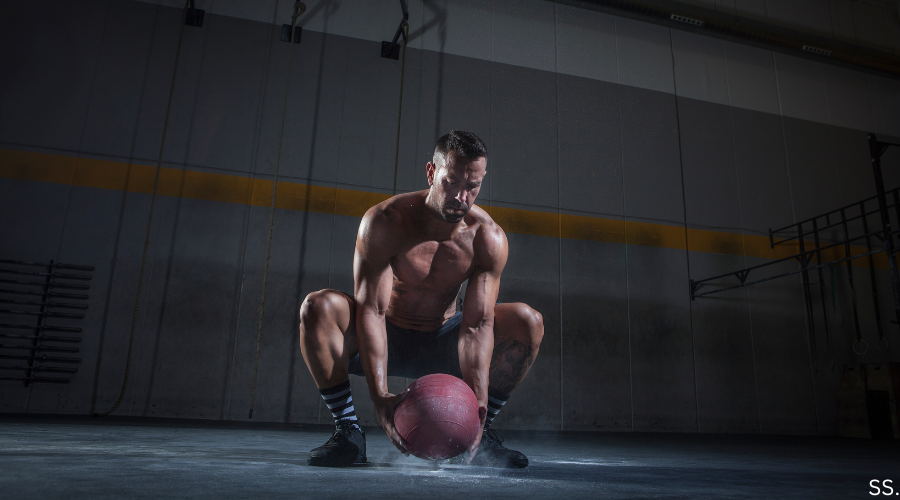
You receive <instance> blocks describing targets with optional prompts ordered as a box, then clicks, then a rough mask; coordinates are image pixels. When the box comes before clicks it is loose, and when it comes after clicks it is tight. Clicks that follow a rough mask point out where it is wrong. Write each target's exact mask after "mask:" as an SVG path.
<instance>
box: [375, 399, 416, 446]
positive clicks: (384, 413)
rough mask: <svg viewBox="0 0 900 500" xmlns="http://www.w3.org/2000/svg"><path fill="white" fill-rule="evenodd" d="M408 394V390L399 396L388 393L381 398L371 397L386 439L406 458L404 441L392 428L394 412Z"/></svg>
mask: <svg viewBox="0 0 900 500" xmlns="http://www.w3.org/2000/svg"><path fill="white" fill-rule="evenodd" d="M408 393H409V389H407V390H405V391H403V392H402V393H400V394H390V393H388V394H385V395H383V396H373V397H372V403H373V404H374V405H375V412H376V413H377V414H378V420H380V421H381V428H382V429H384V432H385V433H387V435H388V438H390V440H391V442H392V443H394V446H396V447H397V449H398V450H400V453H403V454H404V455H406V456H409V452H408V451H406V441H404V440H403V438H402V437H400V433H399V432H397V428H396V427H394V410H395V409H396V408H397V405H399V404H400V402H401V401H403V400H404V399H406V395H407V394H408Z"/></svg>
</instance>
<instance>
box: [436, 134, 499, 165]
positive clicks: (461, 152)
mask: <svg viewBox="0 0 900 500" xmlns="http://www.w3.org/2000/svg"><path fill="white" fill-rule="evenodd" d="M450 151H453V152H454V153H456V156H459V157H461V158H465V159H467V160H477V159H478V158H487V148H486V147H485V146H484V142H482V140H481V139H479V138H478V136H477V135H475V134H473V133H472V132H466V131H465V130H451V131H450V132H447V133H446V134H444V135H443V136H441V138H440V139H438V142H437V146H435V148H434V156H435V160H436V159H437V156H438V155H440V156H441V158H442V159H443V160H444V161H446V159H447V154H449V153H450ZM435 163H438V162H437V161H435Z"/></svg>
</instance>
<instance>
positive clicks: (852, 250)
mask: <svg viewBox="0 0 900 500" xmlns="http://www.w3.org/2000/svg"><path fill="white" fill-rule="evenodd" d="M868 140H869V152H870V154H871V162H872V172H873V175H874V177H875V193H876V194H875V196H872V197H870V198H866V199H864V200H861V201H858V202H855V203H851V204H849V205H845V206H843V207H840V208H837V209H834V210H831V211H829V212H826V213H824V214H821V215H817V216H815V217H811V218H809V219H806V220H802V221H800V222H796V223H794V224H791V225H789V226H786V227H783V228H780V229H775V230H772V229H770V230H769V244H770V247H771V248H772V249H774V248H775V247H776V246H779V245H796V247H797V249H798V250H799V251H798V252H797V253H795V254H793V255H791V256H789V257H785V258H782V259H777V260H773V261H770V262H766V263H765V264H760V265H757V266H752V267H748V268H745V269H741V270H739V271H734V272H730V273H725V274H720V275H718V276H713V277H711V278H706V279H702V280H693V279H692V280H690V292H691V300H695V299H697V298H700V297H705V296H709V295H712V294H716V293H721V292H725V291H728V290H734V289H737V288H743V287H747V286H751V285H756V284H758V283H764V282H766V281H772V280H776V279H780V278H784V277H787V276H793V275H796V274H800V275H801V279H802V283H803V299H804V307H805V314H806V323H807V325H808V328H809V330H808V339H807V340H808V343H809V348H810V357H811V359H812V362H813V365H814V366H815V365H816V361H815V356H814V352H815V349H816V344H815V326H814V325H815V323H814V321H813V320H814V318H813V299H812V293H811V287H812V286H813V285H812V284H811V281H810V277H809V273H811V272H816V273H817V275H818V279H819V289H820V290H819V291H820V296H821V299H822V314H823V315H824V314H825V311H826V309H827V308H826V304H825V300H826V299H825V298H826V291H825V280H824V277H823V274H822V272H823V269H824V268H826V267H827V268H829V270H830V271H831V275H832V282H833V281H834V277H833V276H834V269H835V267H836V266H838V265H845V266H846V269H847V280H848V284H849V286H850V297H851V308H852V312H853V325H854V329H855V332H856V341H855V342H854V343H853V346H852V348H853V351H854V352H855V353H856V354H859V355H863V354H865V353H866V352H867V351H868V349H869V346H868V344H867V343H866V341H865V340H863V338H862V332H861V330H860V326H859V310H858V307H857V297H856V286H855V282H854V279H853V267H852V264H851V261H853V260H855V259H860V258H866V259H867V261H868V272H869V278H870V281H871V286H872V290H871V291H872V299H873V304H874V309H875V311H874V314H875V323H876V324H877V328H878V350H879V351H881V352H887V351H888V349H889V348H890V344H889V342H888V340H887V339H886V338H885V336H884V331H883V328H882V325H881V311H880V310H879V307H878V304H879V302H878V287H877V285H876V276H875V255H876V254H879V253H882V252H884V254H885V255H886V257H887V262H888V268H889V270H890V276H891V285H892V290H893V296H894V318H895V320H894V321H892V323H894V324H897V325H900V275H898V267H897V261H896V256H895V255H896V253H897V250H898V248H900V247H898V242H896V241H895V240H894V238H895V236H896V235H897V234H898V233H900V230H895V229H892V228H891V227H892V226H891V210H893V212H894V218H895V220H896V221H897V222H898V223H900V188H898V189H892V190H890V191H885V189H884V178H883V176H882V172H881V156H882V155H883V154H884V153H885V151H886V150H887V149H888V147H890V146H900V144H898V143H892V142H885V141H879V140H878V138H877V137H876V136H875V134H869V136H868ZM889 200H890V201H889ZM870 216H877V218H878V221H879V222H878V223H877V224H871V223H870V221H869V217H870ZM786 234H791V236H784V235H786ZM835 234H837V236H838V237H837V238H835ZM873 238H874V239H875V240H876V241H877V242H879V244H878V245H873V241H872V240H873ZM863 245H864V246H863ZM787 261H797V262H798V263H799V264H800V265H799V267H798V269H796V270H793V271H788V272H779V273H769V274H768V275H767V274H766V270H767V269H776V267H775V266H778V265H779V264H782V263H784V262H787ZM751 274H753V275H762V277H759V278H755V279H751ZM734 278H736V279H737V281H738V283H736V284H735V283H733V282H731V283H722V280H729V279H734ZM704 288H705V289H704ZM833 288H834V284H833V283H832V293H833V292H834V290H833ZM825 319H826V321H825V322H824V325H825V338H826V342H827V343H828V350H829V352H831V345H830V335H829V332H828V321H827V318H825ZM833 368H834V360H833V359H832V369H833Z"/></svg>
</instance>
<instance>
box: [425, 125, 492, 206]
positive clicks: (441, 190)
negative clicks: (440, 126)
mask: <svg viewBox="0 0 900 500" xmlns="http://www.w3.org/2000/svg"><path fill="white" fill-rule="evenodd" d="M486 169H487V149H486V148H485V146H484V143H483V142H482V141H481V139H479V138H478V136H477V135H475V134H473V133H471V132H465V131H462V130H451V131H450V132H448V133H447V134H445V135H444V136H443V137H441V138H440V139H438V142H437V146H436V147H435V148H434V158H432V160H431V161H430V162H428V165H427V166H426V170H427V173H428V184H429V185H431V189H430V191H429V193H428V198H427V203H428V205H429V207H431V209H432V210H434V211H435V213H436V214H437V215H439V216H440V217H441V218H442V219H444V220H445V221H447V222H452V223H457V222H459V221H461V220H462V219H463V217H465V216H466V214H467V213H469V209H471V208H472V205H474V204H475V197H477V196H478V191H479V190H480V189H481V182H482V181H483V180H484V175H485V173H486V172H487V170H486Z"/></svg>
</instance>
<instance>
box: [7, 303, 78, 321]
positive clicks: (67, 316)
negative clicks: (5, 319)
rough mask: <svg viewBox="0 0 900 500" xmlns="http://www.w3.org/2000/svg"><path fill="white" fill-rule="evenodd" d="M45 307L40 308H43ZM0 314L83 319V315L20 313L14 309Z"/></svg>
mask: <svg viewBox="0 0 900 500" xmlns="http://www.w3.org/2000/svg"><path fill="white" fill-rule="evenodd" d="M44 307H45V306H43V305H42V306H41V308H44ZM0 314H12V315H16V316H43V317H45V318H70V319H83V318H84V314H72V313H58V312H35V311H20V310H16V309H0Z"/></svg>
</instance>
